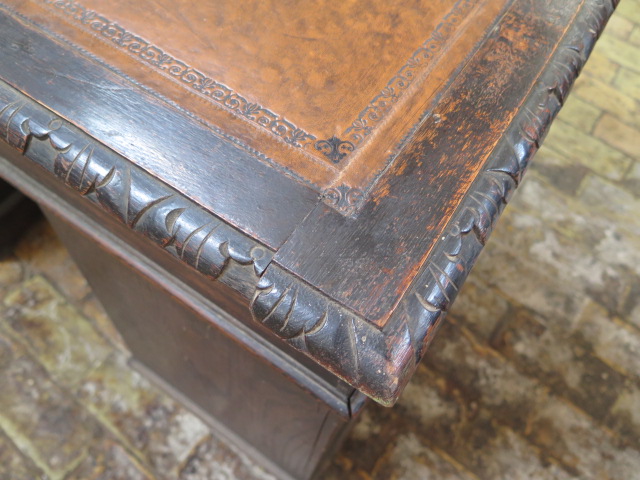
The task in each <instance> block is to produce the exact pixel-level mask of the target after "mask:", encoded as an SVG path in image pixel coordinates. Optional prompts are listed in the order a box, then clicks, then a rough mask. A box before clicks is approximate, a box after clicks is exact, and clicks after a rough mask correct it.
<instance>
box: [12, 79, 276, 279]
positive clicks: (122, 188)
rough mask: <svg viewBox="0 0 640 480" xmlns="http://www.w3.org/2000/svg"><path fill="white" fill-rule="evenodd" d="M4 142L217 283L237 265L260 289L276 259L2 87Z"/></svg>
mask: <svg viewBox="0 0 640 480" xmlns="http://www.w3.org/2000/svg"><path fill="white" fill-rule="evenodd" d="M0 138H2V139H3V140H4V141H6V142H7V143H8V144H9V145H11V146H12V147H14V148H16V149H18V150H19V151H20V152H21V153H22V154H23V155H26V156H27V157H29V158H30V159H31V160H33V161H34V162H36V163H37V164H39V165H40V166H41V167H43V168H45V169H46V170H48V171H49V172H50V173H52V174H53V175H54V176H55V177H57V178H58V179H59V180H61V181H62V182H64V183H65V184H66V185H67V186H69V187H70V188H72V189H73V190H75V191H77V192H78V193H80V195H82V196H83V197H85V198H87V199H88V200H90V201H91V202H93V203H94V204H96V205H98V206H99V207H101V208H102V209H103V210H105V211H107V212H108V213H109V214H111V215H112V216H115V217H116V218H118V219H119V220H120V221H121V222H122V223H124V224H126V225H127V226H128V227H129V228H131V229H132V230H134V231H136V232H139V233H141V234H142V235H144V236H145V237H147V238H149V239H150V240H151V241H153V242H154V243H156V244H157V245H159V246H160V247H162V248H163V249H165V250H166V251H168V252H169V253H171V254H172V255H173V256H175V257H177V258H178V259H180V260H181V261H183V262H185V263H186V264H188V265H189V266H191V267H193V268H195V269H196V270H198V271H199V272H200V273H202V274H203V275H205V276H207V277H208V278H210V279H212V280H216V279H221V275H222V274H223V272H224V271H225V268H226V266H227V264H228V263H229V261H231V260H233V261H235V262H237V263H239V264H241V265H252V266H253V269H254V273H255V275H256V281H257V278H258V276H260V275H261V274H262V273H264V271H265V269H266V267H267V265H268V264H269V263H270V262H271V259H272V258H273V252H271V251H270V250H269V249H268V248H267V247H265V246H264V245H262V244H259V243H258V242H256V241H254V240H253V239H251V238H249V237H247V236H245V235H244V234H242V233H240V232H239V231H237V230H235V229H234V228H232V227H231V226H229V225H228V224H227V223H225V222H224V221H222V220H221V219H219V218H217V217H215V216H214V215H212V214H211V213H209V212H207V211H205V210H204V209H202V208H201V207H199V206H198V205H197V204H196V203H194V202H192V201H191V200H189V199H187V198H185V197H184V196H182V195H181V194H180V193H178V192H177V191H175V190H173V189H172V188H170V187H169V186H167V185H165V184H164V183H162V182H160V181H159V180H157V179H156V178H154V177H152V176H151V175H149V174H148V173H146V172H145V171H144V170H142V169H141V168H139V167H136V166H135V165H133V164H131V163H130V162H128V161H127V160H126V159H124V158H123V157H121V156H120V155H118V154H116V153H115V152H113V151H112V150H109V149H108V148H106V147H104V146H102V145H101V144H99V143H97V142H95V141H94V140H92V139H91V138H90V137H89V136H88V135H86V134H85V133H83V132H81V131H80V130H78V129H77V128H75V127H74V126H72V125H71V124H69V123H68V122H66V121H64V120H62V119H61V118H60V117H58V116H57V115H56V114H54V113H52V112H50V111H49V110H47V109H45V108H43V107H42V106H40V105H38V104H37V103H35V102H34V101H33V100H31V99H29V98H27V97H26V96H25V95H23V94H21V93H19V92H18V91H16V90H14V89H13V88H11V87H9V86H7V85H6V84H4V83H1V82H0ZM34 140H40V141H47V142H48V144H49V145H50V147H51V148H50V152H51V154H50V155H48V156H46V155H31V156H30V154H29V149H28V146H29V144H30V142H32V141H34ZM222 280H223V281H226V280H224V279H222ZM229 280H230V282H231V283H232V284H233V281H232V279H229Z"/></svg>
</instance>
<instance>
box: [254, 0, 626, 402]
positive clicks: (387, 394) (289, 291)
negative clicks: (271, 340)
mask: <svg viewBox="0 0 640 480" xmlns="http://www.w3.org/2000/svg"><path fill="white" fill-rule="evenodd" d="M618 3H619V0H587V2H586V3H585V5H584V6H583V7H582V10H581V11H580V12H579V14H578V16H577V17H576V20H575V24H574V25H573V27H571V28H570V30H569V32H568V34H567V36H566V37H565V38H564V39H563V41H562V42H561V44H560V46H559V48H558V50H557V51H556V53H555V54H554V55H553V57H552V59H551V61H550V63H549V64H548V66H547V68H546V69H545V70H544V71H543V72H542V74H541V76H540V78H539V80H538V82H537V85H536V86H535V88H534V89H533V91H532V93H531V94H530V95H529V96H528V97H527V98H526V100H525V103H524V105H523V106H522V108H521V111H520V113H518V114H517V116H516V118H515V119H514V121H513V123H512V124H511V126H510V127H509V128H508V130H507V132H506V134H505V135H504V137H503V139H502V140H501V142H500V143H499V145H498V146H497V147H496V150H495V151H494V152H493V154H492V155H491V157H490V159H489V160H488V162H487V164H486V165H485V166H484V168H483V171H482V172H481V173H480V175H479V176H478V178H477V179H476V180H475V182H474V183H473V185H472V186H471V188H470V190H469V192H468V193H467V196H466V197H465V198H464V199H463V201H462V202H461V204H460V206H459V208H458V210H457V211H456V213H455V214H454V216H453V218H452V219H451V221H450V223H449V225H448V227H447V228H446V231H445V234H444V236H443V237H441V239H440V241H439V242H438V243H437V244H436V245H435V247H434V249H433V251H432V253H431V255H430V257H429V258H428V259H427V262H426V263H425V267H423V269H422V270H421V272H420V273H419V274H418V276H417V277H416V279H415V280H414V282H413V284H412V286H411V288H410V289H409V291H408V292H407V293H406V294H405V296H404V297H403V299H402V301H401V302H400V304H399V306H398V308H397V309H396V310H395V312H394V313H393V315H392V316H391V317H390V318H389V320H388V322H387V323H386V325H385V326H384V327H383V328H382V329H379V328H377V327H375V326H373V325H372V324H371V323H369V322H367V321H366V320H365V319H363V318H361V317H359V316H357V315H356V314H354V313H353V312H351V311H349V310H347V309H345V308H344V307H342V306H341V305H338V304H337V303H335V302H331V301H329V300H327V299H326V297H324V296H323V295H322V294H321V293H320V292H318V291H316V290H314V289H313V288H312V287H310V286H309V285H307V284H304V283H303V282H302V281H301V280H299V279H297V278H296V277H294V276H293V275H291V274H288V273H287V272H286V271H284V270H283V269H281V268H280V267H278V266H277V265H275V264H271V265H270V266H269V267H268V268H267V270H266V271H265V273H264V274H263V275H262V278H261V280H260V282H259V284H258V288H257V289H256V293H255V296H254V299H253V301H252V311H253V315H254V317H255V319H256V321H258V322H260V323H262V324H263V325H264V326H266V327H267V328H269V329H270V330H272V331H273V332H274V333H276V335H278V336H280V337H281V338H282V339H284V340H285V341H287V342H288V343H289V344H291V345H292V346H293V347H295V348H297V349H298V350H300V351H302V352H304V353H306V354H307V355H309V356H311V357H312V358H314V359H315V360H316V361H318V362H319V363H320V364H322V365H324V366H325V367H326V368H327V369H329V370H331V371H332V372H333V373H335V374H336V375H337V376H339V377H340V378H342V379H344V380H345V381H347V382H349V383H350V384H351V385H353V386H354V387H356V388H358V389H359V390H361V391H362V392H364V393H365V394H366V395H368V396H370V397H371V398H373V399H374V400H376V401H378V402H379V403H382V404H384V405H392V404H393V403H394V402H395V401H396V400H397V398H398V396H399V395H400V393H401V391H402V389H403V387H404V385H405V384H406V382H407V381H408V379H409V376H410V375H411V373H412V372H413V371H414V369H415V368H416V366H417V363H418V362H419V360H420V359H421V358H422V356H423V354H424V352H425V349H426V347H427V346H428V344H429V343H430V341H431V340H432V339H433V336H434V334H435V332H436V331H437V328H438V326H439V325H440V324H441V322H442V319H443V318H444V316H445V314H446V312H447V310H448V309H449V306H450V305H451V303H452V302H453V300H454V299H455V297H456V295H457V293H458V290H459V289H460V286H461V285H462V283H463V282H464V280H465V279H466V277H467V275H468V274H469V271H470V270H471V267H472V266H473V264H474V263H475V260H476V259H477V257H478V255H479V254H480V251H481V250H482V247H483V246H484V244H485V242H486V240H487V238H488V237H489V235H490V234H491V231H492V229H493V226H494V223H495V221H496V220H497V218H498V217H499V215H500V213H501V212H502V210H503V209H504V207H505V206H506V204H507V202H508V200H509V199H510V197H511V195H512V194H513V192H514V190H515V189H516V188H517V187H518V185H519V184H520V181H521V179H522V176H523V174H524V173H525V171H526V169H527V166H528V163H529V161H530V159H531V157H532V156H533V154H534V153H535V152H536V151H537V150H538V148H539V147H540V144H541V142H542V141H543V139H544V137H545V134H546V132H547V130H548V128H549V126H550V124H551V122H552V120H553V119H554V118H555V116H556V115H557V113H558V111H559V110H560V108H561V107H562V104H563V103H564V100H565V99H566V97H567V95H568V93H569V90H570V88H571V86H572V84H573V82H574V80H575V79H576V77H577V76H578V74H579V72H580V70H581V69H582V66H583V65H584V63H585V61H586V59H587V58H588V56H589V54H590V53H591V50H592V48H593V46H594V44H595V41H596V39H597V38H598V36H599V34H600V32H601V31H602V29H603V28H604V25H605V24H606V21H607V19H608V18H609V16H610V15H611V14H612V13H613V10H614V9H615V7H616V6H617V4H618Z"/></svg>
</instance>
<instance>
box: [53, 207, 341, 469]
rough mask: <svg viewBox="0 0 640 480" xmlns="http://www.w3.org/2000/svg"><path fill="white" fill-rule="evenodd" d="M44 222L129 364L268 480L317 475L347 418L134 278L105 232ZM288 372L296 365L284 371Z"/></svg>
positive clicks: (185, 306)
mask: <svg viewBox="0 0 640 480" xmlns="http://www.w3.org/2000/svg"><path fill="white" fill-rule="evenodd" d="M45 214H46V216H47V217H48V219H49V220H50V222H51V224H52V225H53V227H54V229H55V230H56V232H57V233H58V235H59V236H60V238H61V239H62V241H63V243H65V245H66V246H67V248H68V249H69V252H70V254H71V255H72V257H73V258H74V259H75V261H76V262H77V264H78V266H79V267H80V269H81V270H82V271H83V273H84V275H85V276H86V278H87V280H88V282H89V283H90V284H91V286H92V288H93V290H94V292H95V294H96V296H97V297H98V298H99V299H100V301H101V302H102V304H103V306H104V307H105V310H106V311H107V313H108V314H109V315H110V317H111V319H112V320H113V322H114V324H115V325H116V327H117V329H118V330H119V331H120V333H121V335H122V337H123V338H124V340H125V342H126V343H127V345H128V347H129V349H130V350H131V352H132V354H133V357H134V362H135V364H137V365H138V366H141V368H142V370H143V371H146V372H148V374H149V375H150V376H151V377H152V379H156V380H157V381H158V382H159V383H160V384H161V386H164V387H165V388H166V389H167V390H169V393H171V394H173V395H174V396H175V397H177V398H178V399H179V400H182V401H184V402H186V403H188V405H189V406H191V408H192V409H193V410H194V411H195V412H196V413H198V414H199V415H200V416H201V417H203V419H204V420H205V421H207V422H208V423H209V424H210V425H212V426H213V427H214V429H215V430H216V431H217V432H218V433H219V434H220V435H221V436H222V437H226V440H227V441H229V442H231V443H235V444H238V445H239V446H240V447H241V448H243V449H244V450H245V451H247V453H249V454H250V455H252V456H253V457H254V458H255V459H257V460H258V461H259V462H261V463H263V464H264V465H265V467H266V468H267V469H269V470H271V471H272V472H274V473H275V474H276V476H277V478H300V479H308V478H312V477H313V476H314V475H316V474H317V472H318V467H319V466H320V465H321V464H322V463H323V461H324V460H325V459H327V458H329V457H330V456H331V455H332V454H333V452H334V451H335V449H336V448H337V447H338V445H339V444H340V443H341V442H340V441H341V439H342V438H343V437H344V434H345V433H346V432H347V430H348V428H349V427H350V426H351V424H352V423H353V419H351V418H349V416H348V415H346V416H345V415H344V413H338V411H337V410H334V409H333V408H331V407H329V406H328V405H327V403H325V402H321V401H320V400H318V399H317V398H316V397H315V396H314V395H313V394H311V393H309V391H308V390H307V389H305V388H303V387H302V386H300V385H299V384H298V383H296V382H293V381H292V380H291V379H290V378H289V377H288V376H287V375H286V373H284V372H282V371H280V370H278V369H276V368H274V367H273V365H271V364H268V363H266V362H265V361H264V359H263V358H261V357H260V356H259V355H256V354H255V351H254V350H253V347H248V344H247V343H246V342H244V341H242V339H241V338H240V339H239V338H237V337H236V338H234V337H233V336H230V335H229V334H225V333H224V332H223V331H222V330H221V329H219V328H217V327H216V325H215V324H216V322H218V324H219V322H220V321H221V319H222V321H226V320H224V314H220V313H219V312H218V313H217V312H216V311H214V310H211V311H209V312H206V311H205V312H203V311H202V309H194V307H193V303H191V302H190V299H189V293H188V292H184V291H182V292H180V291H177V290H176V288H177V287H176V288H174V287H175V284H176V282H175V281H174V280H173V279H172V278H171V277H169V276H168V275H166V274H164V275H165V277H164V278H162V276H161V274H160V276H154V275H153V274H150V273H149V271H146V272H142V271H141V270H140V268H139V266H135V265H136V263H135V262H133V261H132V256H135V255H136V252H133V251H131V250H128V249H127V248H126V246H123V245H119V246H118V245H111V243H109V244H105V242H104V236H103V235H106V232H99V231H92V232H91V234H90V235H88V234H85V233H84V232H83V231H80V230H79V229H77V228H75V227H74V226H72V225H71V224H69V223H66V221H64V220H62V219H61V218H60V217H58V216H56V215H55V214H53V213H51V212H48V211H47V210H45ZM98 240H101V241H102V243H101V241H98ZM216 315H218V317H216V318H214V316H216ZM214 320H215V321H214ZM229 320H230V321H232V322H233V319H229ZM291 368H299V366H297V365H296V364H295V363H291ZM337 396H338V394H337V393H336V397H337Z"/></svg>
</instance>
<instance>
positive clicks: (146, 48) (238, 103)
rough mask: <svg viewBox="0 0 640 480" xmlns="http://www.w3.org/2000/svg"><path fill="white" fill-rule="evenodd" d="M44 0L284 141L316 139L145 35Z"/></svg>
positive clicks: (66, 2) (63, 1) (64, 0)
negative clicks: (153, 42) (174, 55)
mask: <svg viewBox="0 0 640 480" xmlns="http://www.w3.org/2000/svg"><path fill="white" fill-rule="evenodd" d="M43 2H44V3H45V4H49V5H52V6H53V7H55V8H58V9H59V10H61V11H62V12H64V13H65V14H66V15H67V16H69V17H70V18H72V19H73V20H75V21H76V22H78V23H79V24H81V25H82V26H84V27H85V28H86V29H88V30H89V31H91V32H93V33H96V34H98V35H100V36H101V37H103V38H104V39H106V40H110V41H111V42H112V43H113V45H115V46H116V47H118V48H120V49H122V50H125V51H127V52H128V53H130V54H131V55H134V56H136V58H139V59H140V60H141V61H143V62H144V63H146V64H147V65H150V66H151V67H153V68H156V69H157V70H159V71H161V72H163V73H164V74H166V75H168V76H169V77H170V78H174V79H177V80H178V81H179V82H181V83H182V84H184V85H186V86H189V87H191V88H192V89H194V90H196V91H197V92H198V93H200V94H202V95H204V96H205V97H207V98H208V99H210V100H212V101H213V102H215V103H216V104H217V105H219V106H221V107H223V108H224V109H226V110H228V111H231V112H233V113H234V114H236V115H238V116H239V117H242V118H245V119H246V120H248V121H249V122H251V123H252V124H254V125H256V126H258V127H260V128H262V129H266V130H268V131H270V132H271V133H272V134H274V135H276V136H277V137H280V138H281V139H282V140H284V141H285V142H286V143H287V144H289V145H291V146H293V147H298V148H304V147H305V146H308V145H311V144H312V143H313V141H314V140H315V139H316V137H315V136H313V135H311V134H309V133H307V132H305V131H304V130H302V129H301V128H298V127H297V126H295V125H294V124H293V123H291V122H289V121H288V120H286V119H285V118H283V117H282V116H280V115H278V114H276V113H274V112H272V111H271V110H269V109H267V108H264V107H263V106H261V105H258V104H257V103H252V102H250V101H248V100H247V99H245V98H244V97H243V96H241V95H240V94H238V93H237V92H235V91H233V89H231V88H230V87H228V86H226V85H224V84H222V83H220V82H218V81H216V80H215V79H213V78H211V77H208V76H207V75H205V74H204V73H202V72H200V71H199V70H196V69H195V68H193V67H191V66H190V65H188V64H186V63H185V62H183V61H181V60H179V59H177V58H174V57H173V56H171V55H169V54H168V53H167V52H165V51H164V50H162V49H161V48H159V47H157V46H156V45H152V44H151V43H150V42H148V41H147V40H145V39H144V38H142V37H139V36H137V35H135V34H133V33H131V32H129V31H127V30H125V29H124V28H123V27H121V26H120V25H118V24H117V23H114V22H112V21H111V20H109V19H108V18H106V17H104V16H103V15H100V14H98V13H97V12H95V11H93V10H89V9H87V8H85V7H84V6H82V5H81V4H79V3H78V2H76V1H74V0H43Z"/></svg>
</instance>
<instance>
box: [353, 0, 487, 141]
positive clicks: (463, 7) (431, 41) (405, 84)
mask: <svg viewBox="0 0 640 480" xmlns="http://www.w3.org/2000/svg"><path fill="white" fill-rule="evenodd" d="M477 3H478V0H458V1H457V2H456V3H455V5H454V6H453V8H452V9H451V11H450V12H449V13H448V14H447V15H446V16H445V17H444V19H443V20H442V22H441V23H440V24H438V26H437V27H436V29H435V30H434V32H433V33H432V34H431V36H430V37H429V38H428V39H427V40H425V41H424V42H423V44H422V45H421V46H420V48H418V49H417V50H416V51H415V52H413V54H412V55H411V58H409V60H407V62H406V63H405V64H404V65H403V66H402V67H401V68H400V70H398V72H397V73H396V74H395V76H394V77H393V78H392V79H391V80H389V82H387V84H386V85H385V87H384V88H383V89H382V90H381V91H380V93H379V94H378V95H376V96H375V97H374V98H373V100H371V102H369V105H367V107H366V108H365V109H364V110H362V111H361V112H360V113H359V114H358V118H357V119H356V120H354V121H353V122H352V124H351V126H350V127H349V128H347V129H346V130H345V131H344V132H343V134H342V138H347V139H349V140H350V141H351V142H352V143H353V144H354V145H355V147H357V146H358V145H360V144H361V143H362V142H363V141H364V139H365V137H367V136H369V135H371V133H372V132H373V129H374V128H375V127H376V126H377V125H378V124H379V123H380V122H382V120H383V118H384V116H385V114H386V113H387V112H388V111H389V109H391V107H392V106H393V104H394V103H396V102H397V101H398V100H399V99H400V97H401V96H402V95H403V93H404V92H405V91H406V90H407V89H408V88H409V86H411V84H412V83H413V81H414V80H415V79H416V78H418V77H419V76H420V75H419V70H420V69H421V67H422V66H423V65H424V63H425V62H426V61H428V60H429V59H431V58H432V57H433V56H434V55H436V54H437V52H438V51H439V50H440V49H441V48H442V47H443V46H444V45H445V44H446V42H447V41H448V40H449V38H450V37H451V35H452V34H453V33H454V32H455V27H457V26H458V25H460V24H461V23H462V21H463V20H464V19H465V18H466V16H467V14H468V13H469V12H470V11H471V10H472V9H473V8H474V7H475V6H476V5H477Z"/></svg>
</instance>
